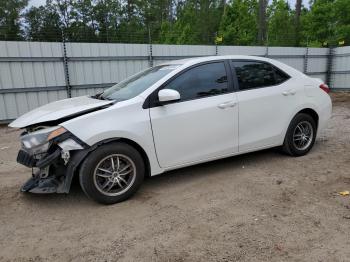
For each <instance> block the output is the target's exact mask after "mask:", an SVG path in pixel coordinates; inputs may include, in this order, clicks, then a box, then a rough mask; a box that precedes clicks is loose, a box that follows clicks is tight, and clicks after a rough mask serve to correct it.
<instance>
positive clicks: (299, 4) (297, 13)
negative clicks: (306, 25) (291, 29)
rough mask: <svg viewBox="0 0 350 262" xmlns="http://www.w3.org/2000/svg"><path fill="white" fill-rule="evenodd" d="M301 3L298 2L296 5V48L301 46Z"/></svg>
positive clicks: (300, 0)
mask: <svg viewBox="0 0 350 262" xmlns="http://www.w3.org/2000/svg"><path fill="white" fill-rule="evenodd" d="M301 2H302V0H297V1H296V3H295V35H294V37H295V46H299V45H300V14H301Z"/></svg>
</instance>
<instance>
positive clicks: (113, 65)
mask: <svg viewBox="0 0 350 262" xmlns="http://www.w3.org/2000/svg"><path fill="white" fill-rule="evenodd" d="M147 55H148V45H145V44H95V43H67V56H68V57H73V58H75V59H74V60H72V61H69V77H70V84H71V85H83V84H99V83H115V82H120V81H122V80H123V79H125V78H126V77H128V76H130V75H133V74H135V73H137V72H139V71H141V70H143V69H145V68H147V67H148V61H147V60H144V59H143V60H132V61H130V60H120V61H98V60H97V61H91V60H87V61H85V60H81V61H79V58H81V59H82V58H89V57H90V58H98V57H107V58H108V57H112V58H113V57H138V56H143V57H147ZM75 93H78V94H81V93H82V91H78V92H74V93H72V95H74V94H75Z"/></svg>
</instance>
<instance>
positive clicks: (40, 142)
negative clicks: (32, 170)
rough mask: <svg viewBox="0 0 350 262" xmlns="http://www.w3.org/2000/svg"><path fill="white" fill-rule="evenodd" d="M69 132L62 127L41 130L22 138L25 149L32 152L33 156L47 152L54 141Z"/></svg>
mask: <svg viewBox="0 0 350 262" xmlns="http://www.w3.org/2000/svg"><path fill="white" fill-rule="evenodd" d="M65 132H67V130H66V129H64V128H63V127H61V126H54V127H50V128H45V129H41V130H38V131H35V132H32V133H29V134H26V135H23V136H22V137H21V141H22V144H23V146H24V148H26V149H27V150H28V151H31V152H32V153H33V154H37V153H42V152H46V151H47V150H48V148H49V143H50V141H51V140H52V139H54V138H56V137H58V136H60V135H62V134H64V133H65Z"/></svg>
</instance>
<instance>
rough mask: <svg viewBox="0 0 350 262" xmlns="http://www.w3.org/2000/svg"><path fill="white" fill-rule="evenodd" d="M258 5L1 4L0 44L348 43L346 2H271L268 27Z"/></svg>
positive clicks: (171, 1)
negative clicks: (71, 42)
mask: <svg viewBox="0 0 350 262" xmlns="http://www.w3.org/2000/svg"><path fill="white" fill-rule="evenodd" d="M306 1H308V0H302V2H301V3H304V4H305V2H306ZM262 2H264V1H261V0H260V1H259V0H229V1H227V0H91V1H90V0H47V1H46V4H45V5H43V6H39V7H30V8H26V6H27V5H28V0H6V1H5V0H2V1H0V40H21V39H27V40H32V41H61V40H62V35H64V37H65V40H66V41H79V42H119V43H148V42H149V41H152V42H153V43H164V44H209V45H212V44H214V43H215V36H218V37H220V38H221V37H222V42H220V43H219V44H224V45H257V44H258V42H259V43H261V44H268V45H272V46H299V45H309V46H324V45H343V42H345V45H349V44H350V15H349V14H350V0H311V1H310V3H309V5H310V6H309V7H308V8H305V7H301V8H300V5H298V6H299V8H297V9H295V8H294V7H291V6H289V4H288V1H287V0H270V1H268V2H269V5H268V7H267V8H266V20H267V29H265V23H264V22H263V21H261V20H259V19H258V13H259V10H260V11H261V10H262V13H264V8H265V7H264V5H263V4H261V3H262ZM290 2H291V1H289V3H290ZM259 3H260V5H259ZM299 3H300V2H299ZM259 6H260V9H259ZM261 17H263V16H261ZM259 23H260V24H259ZM262 25H264V26H262ZM258 28H260V31H259V30H258ZM258 31H259V32H260V35H261V33H262V32H263V33H264V34H267V35H268V37H267V38H268V39H267V40H266V41H267V42H265V43H264V42H263V41H265V40H264V39H265V37H263V38H261V40H260V41H258ZM265 31H267V32H265ZM149 36H150V37H151V39H150V37H149Z"/></svg>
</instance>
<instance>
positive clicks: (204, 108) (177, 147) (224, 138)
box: [10, 56, 331, 175]
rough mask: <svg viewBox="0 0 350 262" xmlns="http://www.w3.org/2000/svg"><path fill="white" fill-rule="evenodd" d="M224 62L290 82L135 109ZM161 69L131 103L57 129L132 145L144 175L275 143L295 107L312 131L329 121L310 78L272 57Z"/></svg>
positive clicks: (27, 121)
mask: <svg viewBox="0 0 350 262" xmlns="http://www.w3.org/2000/svg"><path fill="white" fill-rule="evenodd" d="M227 59H230V60H232V59H249V60H257V61H266V62H268V63H271V64H273V65H275V66H276V67H277V68H280V69H282V70H283V71H285V72H286V73H288V75H289V76H290V77H291V78H290V79H289V80H288V81H286V82H284V83H282V84H281V85H279V86H273V87H266V88H260V89H253V90H246V91H239V92H232V93H227V94H223V95H216V96H210V97H205V98H201V99H194V100H190V101H185V102H181V103H173V104H168V105H163V106H159V107H154V108H147V109H144V108H143V104H144V102H145V99H146V98H147V97H148V96H149V95H150V94H152V93H153V92H154V91H155V90H156V89H157V88H159V87H160V86H161V85H162V84H163V83H165V82H166V81H167V80H169V79H170V78H171V77H173V76H175V75H176V74H178V73H179V72H182V71H183V70H185V69H187V68H189V67H191V66H193V65H196V64H198V63H202V62H208V61H215V60H227ZM166 64H167V65H168V64H169V65H172V64H174V65H175V64H176V65H180V66H178V67H177V68H176V69H175V70H174V71H172V72H171V73H169V74H168V75H166V76H164V77H163V78H162V79H160V80H159V81H158V82H156V83H154V84H153V85H152V86H150V87H149V88H148V89H147V90H145V91H144V92H142V93H141V94H139V95H138V96H136V97H134V98H132V99H129V100H126V101H122V102H118V103H114V104H112V105H111V106H109V107H107V108H104V109H101V110H97V111H93V112H91V113H88V114H83V115H80V116H78V117H75V118H72V119H70V120H68V121H65V122H62V123H60V125H61V126H63V127H64V128H65V129H67V130H69V131H70V132H71V133H73V134H74V135H75V136H76V137H78V138H79V139H80V140H82V141H83V142H85V143H86V144H87V145H90V146H92V145H94V144H96V143H98V142H100V141H103V140H106V139H113V138H123V139H128V140H131V141H133V142H134V143H137V144H138V145H139V146H140V147H141V148H142V149H143V150H144V152H145V153H146V155H147V157H148V159H149V163H150V170H151V175H156V174H160V173H162V172H164V171H167V170H171V169H175V168H179V167H184V166H188V165H192V164H196V163H201V162H206V161H209V160H214V159H218V158H223V157H228V156H232V155H237V154H242V153H246V152H250V151H254V150H258V149H261V148H268V147H273V146H279V145H282V143H283V139H284V136H285V134H286V130H287V128H288V125H289V123H290V121H291V120H292V118H293V117H294V116H295V114H296V113H297V112H299V111H300V110H302V109H305V108H310V109H313V110H314V111H315V112H317V114H318V115H319V128H318V132H319V131H320V130H321V129H322V128H324V127H325V124H326V123H327V121H328V119H329V118H330V116H331V100H330V98H329V96H328V95H327V94H326V93H325V92H323V91H322V90H320V88H318V85H319V81H318V80H315V79H311V78H309V77H307V76H305V75H304V74H302V73H301V72H299V71H297V70H296V69H294V68H292V67H289V66H287V65H285V64H283V63H280V62H278V61H275V60H272V59H268V58H261V57H252V56H214V57H201V58H193V59H186V60H178V61H172V62H169V63H166ZM165 95H170V96H171V95H174V94H165ZM85 102H86V103H85ZM110 103H111V101H104V100H96V99H92V98H88V97H80V98H73V99H66V100H62V101H58V102H54V103H51V104H49V105H46V106H44V107H41V108H38V109H36V110H34V111H32V112H29V113H27V114H25V115H23V116H22V117H20V118H19V119H17V120H16V121H14V122H13V123H11V125H10V126H12V127H20V128H22V127H25V126H28V125H32V124H35V123H40V122H43V121H49V120H54V119H55V118H62V117H64V116H65V115H71V114H74V113H78V112H80V111H81V110H88V109H91V108H95V107H100V106H103V105H108V104H110Z"/></svg>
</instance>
